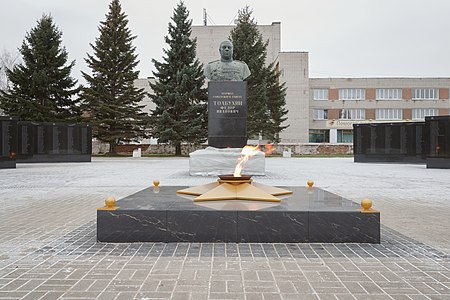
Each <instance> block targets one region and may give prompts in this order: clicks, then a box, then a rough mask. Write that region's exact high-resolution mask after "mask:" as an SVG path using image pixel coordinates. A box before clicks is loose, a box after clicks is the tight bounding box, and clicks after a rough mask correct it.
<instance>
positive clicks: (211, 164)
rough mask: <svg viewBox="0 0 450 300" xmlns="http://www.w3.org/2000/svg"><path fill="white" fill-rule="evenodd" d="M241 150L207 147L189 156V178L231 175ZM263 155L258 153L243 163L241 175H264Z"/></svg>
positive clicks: (264, 163)
mask: <svg viewBox="0 0 450 300" xmlns="http://www.w3.org/2000/svg"><path fill="white" fill-rule="evenodd" d="M241 151H242V149H241V148H225V149H218V148H214V147H208V148H206V149H202V150H197V151H194V152H192V153H190V154H189V174H190V175H191V176H211V175H224V174H233V173H234V168H235V167H236V164H237V161H238V159H239V158H240V157H241ZM265 159H266V157H265V154H264V153H263V152H261V151H259V152H258V153H257V154H256V155H255V156H253V157H250V159H249V160H248V161H247V162H246V163H245V165H244V169H243V171H242V174H248V175H265V171H266V162H265Z"/></svg>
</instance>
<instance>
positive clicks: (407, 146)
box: [353, 116, 450, 169]
mask: <svg viewBox="0 0 450 300" xmlns="http://www.w3.org/2000/svg"><path fill="white" fill-rule="evenodd" d="M353 153H354V161H355V162H404V163H426V164H427V168H442V169H448V168H450V116H433V117H426V118H425V122H398V123H369V124H354V125H353Z"/></svg>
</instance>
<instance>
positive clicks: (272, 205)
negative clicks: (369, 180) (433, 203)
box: [97, 186, 380, 243]
mask: <svg viewBox="0 0 450 300" xmlns="http://www.w3.org/2000/svg"><path fill="white" fill-rule="evenodd" d="M183 188H186V187H183V186H177V187H164V186H163V187H159V188H152V187H150V188H147V189H144V190H142V191H139V192H137V193H135V194H133V195H130V196H128V197H126V198H124V199H122V200H119V201H118V202H117V205H118V209H117V210H112V211H111V210H98V211H97V239H98V240H99V241H101V242H261V243H265V242H272V243H276V242H280V243H286V242H355V243H379V242H380V214H379V213H361V211H360V205H359V204H357V203H354V202H352V201H350V200H348V199H345V198H343V197H340V196H338V195H336V194H333V193H330V192H328V191H326V190H323V189H320V188H315V187H313V188H307V187H289V188H288V189H289V190H291V191H293V192H294V193H293V194H292V195H289V196H286V197H283V198H282V201H281V202H279V203H276V202H260V201H241V200H229V201H205V202H193V201H192V199H193V197H191V196H186V195H178V194H176V191H177V190H180V189H183Z"/></svg>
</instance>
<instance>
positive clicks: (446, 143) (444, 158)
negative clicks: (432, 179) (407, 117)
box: [425, 116, 450, 169]
mask: <svg viewBox="0 0 450 300" xmlns="http://www.w3.org/2000/svg"><path fill="white" fill-rule="evenodd" d="M425 123H426V128H427V131H428V132H429V142H428V147H429V148H428V156H427V168H429V169H450V116H433V117H426V118H425Z"/></svg>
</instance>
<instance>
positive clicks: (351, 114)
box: [339, 108, 366, 120]
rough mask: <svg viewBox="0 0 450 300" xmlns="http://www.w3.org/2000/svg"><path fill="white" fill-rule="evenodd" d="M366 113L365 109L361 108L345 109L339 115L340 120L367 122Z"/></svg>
mask: <svg viewBox="0 0 450 300" xmlns="http://www.w3.org/2000/svg"><path fill="white" fill-rule="evenodd" d="M365 112H366V111H365V110H364V109H359V108H352V109H348V108H344V109H342V110H341V112H340V114H339V119H341V120H365V119H366V113H365Z"/></svg>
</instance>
